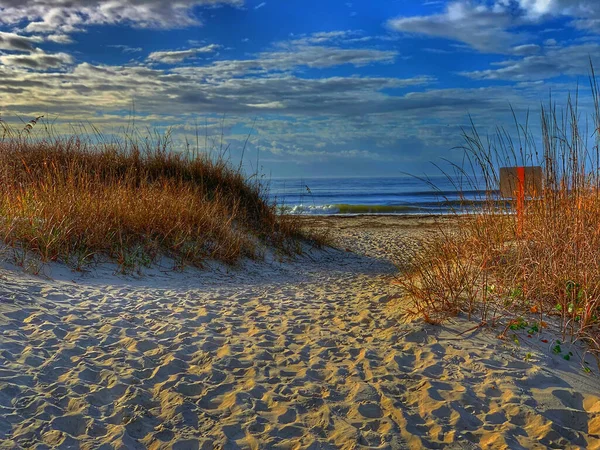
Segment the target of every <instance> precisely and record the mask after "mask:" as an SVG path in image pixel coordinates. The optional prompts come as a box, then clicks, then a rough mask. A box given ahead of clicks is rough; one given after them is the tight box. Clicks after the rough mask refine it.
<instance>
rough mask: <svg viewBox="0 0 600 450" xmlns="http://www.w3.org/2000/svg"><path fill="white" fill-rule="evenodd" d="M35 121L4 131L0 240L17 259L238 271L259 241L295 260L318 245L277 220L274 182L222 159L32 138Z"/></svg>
mask: <svg viewBox="0 0 600 450" xmlns="http://www.w3.org/2000/svg"><path fill="white" fill-rule="evenodd" d="M36 121H37V120H34V121H31V122H30V123H28V124H27V125H26V126H25V129H24V130H23V131H22V132H18V133H17V132H14V131H13V130H11V129H9V128H8V127H7V126H6V124H4V126H5V128H4V130H5V133H4V138H3V139H2V140H1V141H0V239H2V240H3V241H4V242H5V243H6V244H8V245H9V247H10V248H13V249H18V252H17V251H16V252H15V254H19V255H23V252H26V253H33V254H36V255H38V256H39V257H40V258H41V260H42V261H43V262H47V261H55V260H61V261H64V262H67V263H68V264H70V265H72V266H73V267H74V268H77V269H82V268H84V267H85V266H86V265H87V264H89V263H91V262H93V261H96V260H97V259H98V257H100V256H102V255H104V256H108V257H110V258H112V259H114V260H115V261H117V262H118V263H119V265H120V267H121V269H122V270H123V271H131V270H134V269H139V267H141V266H143V265H150V264H151V263H152V262H153V261H155V260H156V259H157V258H158V257H159V256H160V255H163V254H165V255H168V256H170V257H172V258H173V259H174V260H175V262H176V265H177V266H179V267H181V266H183V265H186V264H191V265H198V266H199V265H202V262H203V261H205V260H207V259H216V260H219V261H223V262H225V263H228V264H233V263H235V262H236V261H238V260H239V259H240V258H242V257H250V258H253V257H257V256H259V255H260V253H261V249H260V245H259V244H260V243H264V244H266V245H270V246H273V247H274V248H276V249H278V250H279V251H282V252H285V253H288V254H289V253H292V252H299V251H300V241H301V240H302V239H312V238H310V237H308V236H307V235H306V234H304V233H303V232H301V230H300V228H299V222H298V221H297V220H294V219H293V218H290V217H285V216H281V215H278V214H276V207H275V205H273V204H270V203H269V201H268V200H267V189H268V185H266V184H265V183H262V182H261V181H260V178H259V177H256V176H254V177H246V176H245V175H244V174H243V172H242V171H241V169H240V168H234V167H233V166H232V165H231V164H230V163H229V162H228V161H227V160H225V159H224V158H223V157H217V158H213V157H210V156H208V154H206V153H202V152H194V154H193V155H192V154H189V153H186V154H184V153H178V152H175V151H171V149H170V148H169V140H168V139H163V138H160V137H156V139H155V142H154V143H153V144H151V143H150V141H145V142H144V144H139V143H136V142H133V141H131V140H126V142H127V143H119V144H116V143H96V142H92V141H90V140H84V139H81V138H79V137H77V136H75V137H70V138H50V137H46V138H41V139H40V138H36V139H33V138H31V137H30V135H29V134H30V133H29V132H30V130H31V129H32V127H33V126H34V125H36ZM315 239H316V238H315ZM316 241H318V239H317V240H314V239H313V242H316Z"/></svg>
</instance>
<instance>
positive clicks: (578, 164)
mask: <svg viewBox="0 0 600 450" xmlns="http://www.w3.org/2000/svg"><path fill="white" fill-rule="evenodd" d="M591 90H592V98H593V100H594V106H595V108H594V110H593V113H591V115H590V116H589V117H585V116H584V117H583V118H582V116H581V114H580V113H579V111H578V104H577V101H576V100H573V99H572V98H569V99H568V101H567V104H566V107H565V109H564V110H563V111H559V110H558V109H557V108H556V106H555V105H554V104H552V103H551V104H550V106H549V107H543V108H542V110H541V115H540V119H541V120H540V125H541V126H540V128H539V129H538V130H532V129H531V128H530V127H529V125H528V121H526V122H525V123H524V124H517V125H516V131H515V133H513V134H511V133H509V132H508V131H506V130H504V129H499V130H498V131H497V133H496V134H495V135H494V136H491V137H489V138H486V139H484V138H483V137H482V136H480V134H479V133H478V131H477V129H476V127H475V126H472V128H470V129H468V130H465V132H464V140H465V145H464V147H463V148H464V150H465V161H466V163H465V165H464V166H461V167H455V174H453V177H454V178H455V179H456V180H457V182H456V185H457V186H469V188H470V189H471V188H480V187H482V186H483V188H484V189H483V191H484V192H485V194H482V195H483V198H481V199H480V200H482V206H481V209H479V210H478V211H477V212H475V213H473V214H469V215H461V214H457V217H456V221H455V223H456V228H455V229H454V230H453V231H452V232H450V231H446V232H443V233H440V235H439V237H438V239H437V241H435V242H433V243H430V244H428V245H426V246H425V248H424V250H423V252H422V253H421V254H420V255H417V256H416V257H415V259H414V263H413V265H412V267H411V268H409V270H408V271H405V272H404V273H403V274H402V275H401V276H400V278H399V281H398V282H399V284H401V285H402V286H403V288H404V289H405V291H406V292H407V293H408V294H409V298H410V299H411V302H410V304H411V305H412V306H410V307H409V308H407V310H406V312H405V314H406V315H407V317H416V316H422V317H425V318H426V319H427V320H432V321H434V322H440V321H443V320H445V319H448V318H450V317H452V316H455V315H456V314H457V313H465V314H468V315H469V316H470V317H471V316H474V317H478V318H479V320H480V324H492V325H495V324H498V323H500V322H503V323H505V324H506V329H505V331H506V330H508V329H509V328H510V326H511V325H514V323H516V322H515V320H517V319H518V318H522V317H529V316H535V317H536V323H538V324H543V325H540V326H548V323H550V324H555V325H556V327H557V328H558V331H560V333H562V334H563V336H564V337H563V340H566V339H567V338H570V339H571V340H583V341H585V342H586V343H587V344H588V345H589V346H590V348H591V349H592V350H594V351H595V352H596V353H600V148H599V140H600V134H599V133H600V108H599V104H600V101H599V100H600V97H599V95H598V93H599V90H598V85H597V83H596V78H595V76H594V74H593V69H592V76H591ZM586 120H587V121H586ZM586 123H587V124H593V127H591V129H590V127H586ZM531 165H540V166H542V168H543V189H542V192H541V193H539V195H538V196H537V197H536V198H530V199H528V200H527V201H526V202H525V205H524V209H523V215H522V219H521V220H519V219H518V218H517V215H516V214H515V209H516V201H514V200H508V201H506V200H500V199H499V197H498V191H497V190H498V186H499V168H500V167H502V166H531ZM457 212H460V211H459V210H458V211H457ZM503 334H504V333H501V335H503Z"/></svg>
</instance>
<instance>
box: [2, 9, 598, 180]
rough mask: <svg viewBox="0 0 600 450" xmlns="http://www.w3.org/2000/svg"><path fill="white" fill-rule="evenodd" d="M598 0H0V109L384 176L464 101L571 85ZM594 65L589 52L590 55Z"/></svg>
mask: <svg viewBox="0 0 600 450" xmlns="http://www.w3.org/2000/svg"><path fill="white" fill-rule="evenodd" d="M599 50H600V1H598V0H447V1H446V0H423V1H418V0H370V1H364V0H363V1H358V0H354V1H335V0H325V1H324V0H319V1H316V0H301V1H300V0H266V1H261V0H146V1H141V0H81V1H71V0H18V1H17V0H0V114H1V116H0V117H1V118H2V119H3V120H6V121H9V122H11V121H12V122H15V121H18V120H20V119H19V118H21V119H23V120H29V119H30V118H32V117H35V116H38V115H42V114H43V115H45V116H46V118H47V119H48V120H50V121H52V122H53V123H55V126H56V127H57V128H58V129H60V130H68V129H78V128H77V124H79V123H82V122H83V123H93V124H94V125H95V126H96V127H98V128H100V129H102V130H103V131H104V132H106V133H111V132H117V131H118V130H119V129H120V128H122V127H123V126H126V125H127V123H131V116H132V112H133V117H134V118H135V125H136V127H138V129H140V130H142V131H141V133H143V132H144V131H143V130H147V129H155V130H158V131H159V132H164V131H165V130H166V129H167V128H169V127H170V128H171V130H172V136H173V139H174V141H175V146H176V147H177V148H182V147H183V146H184V145H185V144H184V143H185V142H186V139H187V142H188V143H192V145H194V146H195V145H196V144H195V143H196V132H198V134H199V135H200V138H199V139H198V142H200V147H204V140H205V138H206V136H207V135H208V141H209V142H210V141H219V140H220V134H221V129H223V131H224V135H225V139H226V140H227V142H228V143H229V144H230V145H231V147H230V149H231V150H230V153H229V155H230V157H231V158H232V159H233V160H236V158H239V156H240V152H241V148H242V147H243V144H244V141H245V139H246V136H247V135H248V134H249V133H250V139H249V144H248V148H247V150H246V156H245V161H246V162H245V164H246V166H247V167H248V168H249V169H250V170H251V169H253V168H255V166H256V160H257V156H258V165H259V166H260V167H261V168H262V171H263V172H265V173H267V174H269V175H271V176H274V177H278V176H315V175H316V176H326V175H336V176H345V175H361V176H363V175H364V176H372V175H394V174H400V173H401V172H403V171H409V172H410V171H428V167H431V166H430V165H429V161H434V162H436V161H439V160H440V158H450V159H453V160H459V159H460V154H461V152H460V151H459V150H456V149H454V150H453V147H455V146H456V145H459V144H460V143H461V138H460V129H461V127H463V126H466V125H468V122H469V115H470V116H471V117H473V119H474V121H475V122H476V124H477V125H478V126H479V127H480V129H481V130H482V131H483V132H484V133H485V132H488V131H492V130H493V128H494V127H495V126H496V125H500V126H502V125H507V126H510V124H511V116H510V107H511V106H512V108H513V109H514V110H515V111H516V113H517V115H519V116H521V117H524V115H525V113H526V111H527V109H528V108H529V109H531V111H532V116H531V119H530V120H531V121H532V122H534V123H535V122H536V121H537V120H538V117H539V116H538V111H539V106H540V103H541V102H544V101H547V100H548V98H549V95H550V92H552V96H553V98H558V99H562V98H565V97H566V95H567V93H568V92H569V91H570V90H571V91H572V90H575V89H576V87H577V83H579V85H580V86H581V87H582V89H581V90H582V92H581V94H580V95H581V103H582V105H583V107H584V108H585V105H586V103H589V96H588V94H587V92H588V90H587V89H586V88H587V83H588V75H589V58H590V57H591V58H592V60H596V61H598V60H600V58H599V56H600V51H599ZM597 64H600V62H598V63H597Z"/></svg>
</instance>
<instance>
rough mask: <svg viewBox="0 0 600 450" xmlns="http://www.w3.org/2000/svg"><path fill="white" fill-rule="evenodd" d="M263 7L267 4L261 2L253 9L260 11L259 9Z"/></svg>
mask: <svg viewBox="0 0 600 450" xmlns="http://www.w3.org/2000/svg"><path fill="white" fill-rule="evenodd" d="M265 6H267V2H262V3H259V4H258V5H256V6H255V7H254V9H260V8H263V7H265Z"/></svg>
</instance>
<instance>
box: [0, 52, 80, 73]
mask: <svg viewBox="0 0 600 450" xmlns="http://www.w3.org/2000/svg"><path fill="white" fill-rule="evenodd" d="M0 63H2V64H3V65H5V66H13V67H23V68H27V69H31V70H39V71H44V70H48V69H56V68H61V67H63V66H66V65H69V64H73V57H72V56H71V55H68V54H67V53H51V54H49V53H45V52H43V51H41V50H38V51H35V52H32V53H30V54H28V55H2V56H0Z"/></svg>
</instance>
